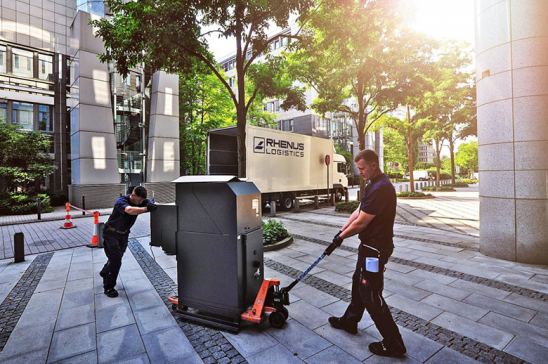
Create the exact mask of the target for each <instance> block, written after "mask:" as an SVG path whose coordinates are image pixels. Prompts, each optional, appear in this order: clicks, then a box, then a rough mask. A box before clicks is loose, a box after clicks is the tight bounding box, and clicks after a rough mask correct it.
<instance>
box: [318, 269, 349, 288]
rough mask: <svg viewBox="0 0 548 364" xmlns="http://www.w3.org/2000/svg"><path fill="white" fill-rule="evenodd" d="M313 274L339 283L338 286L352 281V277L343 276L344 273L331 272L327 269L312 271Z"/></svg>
mask: <svg viewBox="0 0 548 364" xmlns="http://www.w3.org/2000/svg"><path fill="white" fill-rule="evenodd" d="M313 274H314V275H315V276H316V277H318V278H321V279H324V280H326V281H328V282H331V283H333V284H336V285H339V286H343V285H345V284H351V283H352V278H350V277H348V276H345V275H342V274H338V273H335V272H331V271H329V270H325V271H323V272H320V273H313Z"/></svg>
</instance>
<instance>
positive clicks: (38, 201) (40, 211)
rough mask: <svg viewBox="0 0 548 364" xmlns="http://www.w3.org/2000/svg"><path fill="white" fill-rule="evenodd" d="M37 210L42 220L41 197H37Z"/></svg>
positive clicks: (39, 218)
mask: <svg viewBox="0 0 548 364" xmlns="http://www.w3.org/2000/svg"><path fill="white" fill-rule="evenodd" d="M36 212H37V213H38V220H42V200H41V199H40V197H38V198H37V199H36Z"/></svg>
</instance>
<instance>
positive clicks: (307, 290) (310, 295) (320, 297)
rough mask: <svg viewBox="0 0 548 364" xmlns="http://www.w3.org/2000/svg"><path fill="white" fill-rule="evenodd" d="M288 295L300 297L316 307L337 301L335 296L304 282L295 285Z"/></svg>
mask: <svg viewBox="0 0 548 364" xmlns="http://www.w3.org/2000/svg"><path fill="white" fill-rule="evenodd" d="M290 296H297V297H300V298H301V299H302V300H303V301H305V302H307V303H309V304H311V305H312V306H314V307H318V308H320V307H323V306H327V305H329V304H332V303H333V302H336V301H338V299H337V298H336V297H333V296H331V295H329V294H327V293H325V292H322V291H320V290H317V289H315V288H314V287H310V286H308V285H306V284H300V285H297V286H295V288H293V289H292V290H291V294H290ZM290 299H291V297H290Z"/></svg>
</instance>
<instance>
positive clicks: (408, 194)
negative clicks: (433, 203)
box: [397, 188, 433, 198]
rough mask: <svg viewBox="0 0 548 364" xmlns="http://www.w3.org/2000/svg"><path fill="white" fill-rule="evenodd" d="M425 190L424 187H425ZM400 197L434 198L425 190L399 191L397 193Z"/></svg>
mask: <svg viewBox="0 0 548 364" xmlns="http://www.w3.org/2000/svg"><path fill="white" fill-rule="evenodd" d="M423 190H424V188H423ZM397 196H398V197H403V198H432V197H433V196H432V195H431V194H430V193H423V192H407V191H404V192H399V193H398V194H397Z"/></svg>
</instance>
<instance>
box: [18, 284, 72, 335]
mask: <svg viewBox="0 0 548 364" xmlns="http://www.w3.org/2000/svg"><path fill="white" fill-rule="evenodd" d="M62 296H63V290H62V289H54V290H51V291H46V292H41V293H36V294H35V295H33V296H32V298H31V299H30V301H29V303H28V305H27V307H26V309H25V311H24V312H23V314H22V315H21V318H20V319H19V322H18V323H17V326H19V327H21V328H23V327H30V328H32V327H33V326H36V325H41V324H51V323H52V322H55V320H56V319H57V314H58V312H59V306H60V305H61V298H62Z"/></svg>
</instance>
